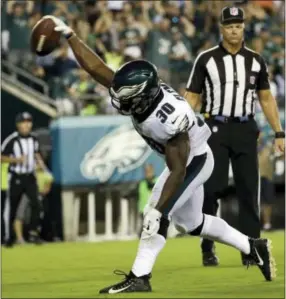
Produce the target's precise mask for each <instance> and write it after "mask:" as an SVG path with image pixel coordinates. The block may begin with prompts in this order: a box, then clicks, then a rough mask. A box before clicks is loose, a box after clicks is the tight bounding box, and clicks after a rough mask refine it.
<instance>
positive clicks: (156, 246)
mask: <svg viewBox="0 0 286 299" xmlns="http://www.w3.org/2000/svg"><path fill="white" fill-rule="evenodd" d="M169 174H170V172H169V170H168V168H167V167H166V168H165V169H164V171H163V172H162V173H161V175H160V176H159V178H158V179H157V181H156V184H155V185H154V187H153V190H152V194H151V197H150V199H149V203H148V204H147V207H146V209H148V208H152V207H154V206H155V205H156V203H157V201H158V200H159V197H160V194H161V192H162V189H163V186H164V184H165V182H166V180H167V178H168V176H169ZM168 226H169V220H168V219H165V218H163V217H162V218H161V222H160V229H159V231H158V233H157V234H156V235H154V236H152V237H150V238H148V239H142V236H141V238H140V241H139V246H138V251H137V255H136V258H135V261H134V264H133V267H132V271H130V273H129V274H124V273H123V272H122V273H121V272H115V274H119V275H120V274H124V275H125V276H126V277H125V280H123V281H122V282H120V283H118V284H115V285H112V286H109V287H107V288H104V289H102V290H100V293H109V294H115V293H122V292H150V291H151V285H150V282H149V279H150V277H151V275H150V274H151V271H152V268H153V266H154V264H155V261H156V258H157V256H158V254H159V253H160V251H161V250H162V249H163V248H164V246H165V244H166V238H167V231H168Z"/></svg>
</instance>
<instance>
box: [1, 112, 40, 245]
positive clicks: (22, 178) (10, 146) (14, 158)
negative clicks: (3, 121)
mask: <svg viewBox="0 0 286 299" xmlns="http://www.w3.org/2000/svg"><path fill="white" fill-rule="evenodd" d="M16 127H17V131H16V132H14V133H12V134H11V135H9V136H8V137H7V138H6V139H5V140H4V142H3V144H2V149H1V160H2V163H9V165H10V166H9V183H8V198H9V201H10V215H9V220H8V221H9V222H8V225H9V239H8V240H7V243H6V245H7V246H8V247H12V246H13V245H14V243H15V232H14V229H13V225H14V220H15V216H16V212H17V208H18V206H19V203H20V200H21V198H22V195H23V194H24V193H25V194H26V195H27V197H28V198H29V200H30V205H31V214H32V215H31V231H30V241H31V242H32V243H35V244H40V243H41V239H40V237H39V234H38V225H39V200H38V186H37V182H36V178H35V175H34V170H35V166H36V162H38V164H39V166H40V167H42V168H45V166H44V163H43V161H42V159H41V157H40V154H39V142H38V140H37V138H36V137H35V136H33V135H32V134H31V130H32V116H31V115H30V114H29V113H28V112H23V113H20V114H18V115H17V117H16Z"/></svg>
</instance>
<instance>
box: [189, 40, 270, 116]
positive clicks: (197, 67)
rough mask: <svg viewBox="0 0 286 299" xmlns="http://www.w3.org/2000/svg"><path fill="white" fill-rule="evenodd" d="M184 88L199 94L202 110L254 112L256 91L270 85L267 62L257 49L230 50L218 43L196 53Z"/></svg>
mask: <svg viewBox="0 0 286 299" xmlns="http://www.w3.org/2000/svg"><path fill="white" fill-rule="evenodd" d="M186 89H187V91H190V92H193V93H197V94H202V109H201V113H208V114H210V115H222V116H228V117H229V116H231V117H241V116H246V115H254V114H255V105H254V102H255V99H256V92H257V91H258V90H266V89H270V85H269V80H268V70H267V66H266V64H265V62H264V60H263V58H262V57H261V56H260V55H259V54H258V53H256V52H254V51H252V50H251V49H249V48H247V47H245V46H244V45H243V46H242V47H241V49H240V50H239V52H238V53H236V54H231V53H229V52H228V51H227V50H226V49H225V48H224V47H223V45H222V43H220V44H219V45H218V46H216V47H214V48H211V49H209V50H207V51H204V52H202V53H200V54H199V55H198V57H197V58H196V60H195V62H194V66H193V69H192V71H191V74H190V78H189V81H188V83H187V88H186Z"/></svg>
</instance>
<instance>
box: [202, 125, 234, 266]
mask: <svg viewBox="0 0 286 299" xmlns="http://www.w3.org/2000/svg"><path fill="white" fill-rule="evenodd" d="M207 123H208V125H209V126H210V128H211V129H212V131H213V134H212V135H211V137H210V138H209V140H208V145H209V146H210V148H211V149H212V152H213V155H214V161H215V163H214V169H213V172H212V174H211V176H210V178H209V179H208V180H207V181H206V183H205V184H204V190H205V192H204V203H203V212H204V214H208V215H213V216H216V214H217V210H218V198H222V196H223V192H224V190H225V189H226V188H227V185H228V171H229V149H228V147H227V140H228V130H227V128H226V126H225V125H224V124H220V123H217V122H216V121H214V120H207ZM201 250H202V262H203V265H204V266H217V265H218V263H219V261H218V258H217V256H216V255H215V244H214V242H213V241H211V240H207V239H202V242H201Z"/></svg>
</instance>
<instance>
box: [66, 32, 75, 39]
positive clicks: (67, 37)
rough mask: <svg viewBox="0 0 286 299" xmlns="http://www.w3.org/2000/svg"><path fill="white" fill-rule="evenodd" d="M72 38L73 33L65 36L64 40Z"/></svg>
mask: <svg viewBox="0 0 286 299" xmlns="http://www.w3.org/2000/svg"><path fill="white" fill-rule="evenodd" d="M72 36H73V32H71V33H69V34H67V35H65V38H66V39H69V38H70V37H72Z"/></svg>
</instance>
